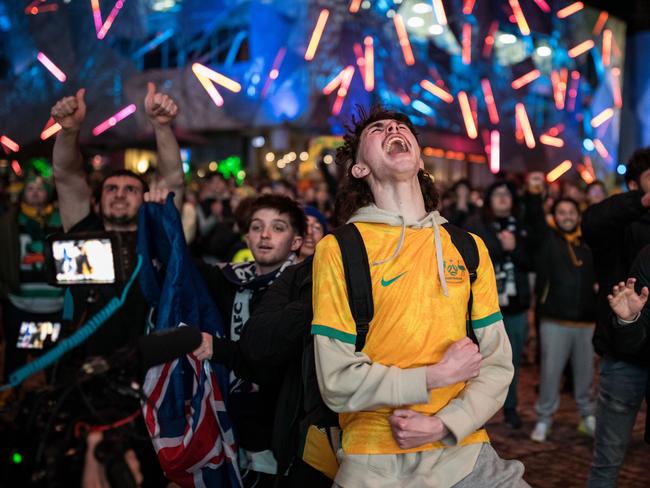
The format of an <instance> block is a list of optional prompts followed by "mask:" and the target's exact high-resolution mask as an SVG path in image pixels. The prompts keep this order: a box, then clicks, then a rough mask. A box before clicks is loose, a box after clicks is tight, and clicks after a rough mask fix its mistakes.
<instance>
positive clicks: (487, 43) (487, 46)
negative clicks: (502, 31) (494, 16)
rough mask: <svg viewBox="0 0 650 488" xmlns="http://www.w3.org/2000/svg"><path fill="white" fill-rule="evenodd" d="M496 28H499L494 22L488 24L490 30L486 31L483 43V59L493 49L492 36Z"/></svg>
mask: <svg viewBox="0 0 650 488" xmlns="http://www.w3.org/2000/svg"><path fill="white" fill-rule="evenodd" d="M498 28H499V23H498V22H497V21H496V20H494V21H492V23H491V24H490V28H489V29H488V33H487V35H486V36H485V41H484V43H483V57H484V58H487V57H488V56H489V55H490V53H491V52H492V48H493V47H494V36H495V34H496V32H497V29H498Z"/></svg>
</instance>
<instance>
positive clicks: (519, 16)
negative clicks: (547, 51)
mask: <svg viewBox="0 0 650 488" xmlns="http://www.w3.org/2000/svg"><path fill="white" fill-rule="evenodd" d="M508 2H509V3H510V8H512V13H513V14H514V15H515V20H516V21H517V27H519V31H520V32H521V35H522V36H528V35H530V27H528V22H526V17H525V16H524V12H523V11H522V10H521V5H519V0H508Z"/></svg>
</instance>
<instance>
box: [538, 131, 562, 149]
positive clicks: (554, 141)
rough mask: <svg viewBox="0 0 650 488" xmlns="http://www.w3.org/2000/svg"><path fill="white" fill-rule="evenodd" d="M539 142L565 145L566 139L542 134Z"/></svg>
mask: <svg viewBox="0 0 650 488" xmlns="http://www.w3.org/2000/svg"><path fill="white" fill-rule="evenodd" d="M539 142H541V143H542V144H545V145H547V146H553V147H564V140H562V139H560V138H559V137H553V136H550V135H548V134H542V135H541V136H539Z"/></svg>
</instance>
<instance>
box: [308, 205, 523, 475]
mask: <svg viewBox="0 0 650 488" xmlns="http://www.w3.org/2000/svg"><path fill="white" fill-rule="evenodd" d="M349 222H366V223H378V224H379V223H381V224H388V225H394V226H400V227H401V228H402V234H401V237H400V240H399V243H398V245H397V247H396V249H395V252H394V253H393V254H392V256H387V258H386V259H385V260H382V261H379V262H376V263H371V264H372V265H376V264H380V263H383V262H386V261H388V260H391V259H394V258H395V257H396V256H397V255H398V254H399V251H400V250H401V247H402V246H403V244H404V239H405V234H406V232H405V231H406V227H412V228H424V227H433V229H434V241H435V242H434V246H435V252H436V260H437V263H438V270H439V273H438V275H439V278H440V280H441V285H442V289H443V293H445V295H447V293H446V289H447V287H446V283H445V282H444V272H443V269H442V263H443V260H444V257H443V256H442V246H441V240H440V230H439V225H440V224H443V223H445V222H446V220H445V219H444V218H443V217H441V216H440V214H439V213H438V212H437V211H436V212H431V213H429V214H427V216H425V217H424V218H423V219H420V220H418V221H416V222H406V221H405V219H404V218H403V217H402V216H401V215H398V214H394V213H391V212H388V211H386V210H382V209H380V208H378V207H376V206H375V205H371V206H368V207H364V208H362V209H360V210H359V211H357V212H356V213H355V214H354V215H353V216H352V217H351V218H350V220H349ZM479 272H480V265H479ZM495 286H496V284H495ZM459 313H461V312H460V311H459ZM462 313H464V311H462ZM475 333H476V337H477V339H478V342H479V347H480V351H481V355H482V357H483V361H482V364H481V372H480V374H479V376H477V377H476V378H473V379H471V380H469V381H468V382H467V384H466V386H465V388H464V389H463V390H462V392H460V394H459V395H458V396H457V397H456V398H454V399H453V400H451V401H450V402H449V403H448V404H447V405H446V406H445V407H444V408H442V409H441V410H440V411H439V412H438V413H437V414H436V416H437V417H439V418H440V419H441V420H442V422H443V423H444V424H445V426H446V427H447V428H448V429H449V431H450V433H451V434H450V436H448V437H447V438H446V439H444V441H445V443H447V444H448V445H450V446H453V445H455V444H457V443H458V442H459V441H461V440H462V439H464V438H465V437H466V436H467V435H469V434H471V433H472V432H474V431H476V430H477V429H479V428H481V427H482V426H483V425H485V423H486V422H487V421H488V420H489V419H490V418H491V417H492V416H493V415H494V414H495V413H496V412H498V410H499V409H500V408H501V406H502V405H503V402H504V401H505V397H506V394H507V391H508V386H509V385H510V382H511V380H512V376H513V373H514V368H513V365H512V350H511V348H510V342H509V340H508V336H507V335H506V332H505V328H504V325H503V322H502V321H499V322H497V323H495V324H492V325H490V326H487V327H483V328H479V329H476V330H475ZM354 349H355V348H354V345H353V344H347V343H344V342H341V341H339V340H336V339H332V338H329V337H325V336H319V335H316V336H315V357H316V372H317V375H318V383H319V387H320V391H321V395H322V397H323V400H324V401H325V403H326V404H327V405H328V407H329V408H331V409H332V410H334V411H336V412H356V411H361V410H376V409H378V408H381V407H395V408H397V407H403V406H407V405H411V404H418V403H426V402H427V401H428V399H429V393H428V391H427V385H426V373H425V368H424V367H421V368H410V369H400V368H397V367H394V366H391V367H388V366H384V365H382V364H379V363H373V362H372V361H371V359H370V358H369V357H368V356H367V355H365V354H363V353H362V352H355V350H354ZM479 447H480V445H479ZM445 450H446V449H443V451H445ZM464 450H466V451H467V454H469V455H470V458H471V457H474V461H475V460H476V456H478V450H477V449H476V447H475V446H472V445H469V446H465V447H463V448H460V451H464ZM458 452H459V451H456V455H458ZM473 464H474V463H473V462H472V463H471V464H470V466H473ZM470 471H471V470H470Z"/></svg>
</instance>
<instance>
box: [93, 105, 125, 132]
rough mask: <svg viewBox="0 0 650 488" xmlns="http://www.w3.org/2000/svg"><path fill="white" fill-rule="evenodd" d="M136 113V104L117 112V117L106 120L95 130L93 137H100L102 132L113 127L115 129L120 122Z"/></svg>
mask: <svg viewBox="0 0 650 488" xmlns="http://www.w3.org/2000/svg"><path fill="white" fill-rule="evenodd" d="M134 112H135V104H133V103H132V104H131V105H128V106H126V107H124V108H123V109H122V110H120V111H119V112H117V113H116V114H115V115H113V116H112V117H110V118H108V119H106V120H105V121H104V122H102V123H101V124H99V125H98V126H97V127H95V128H94V129H93V135H94V136H98V135H99V134H101V133H102V132H105V131H107V130H108V129H110V128H111V127H113V126H114V125H115V124H117V123H118V122H120V121H121V120H124V119H125V118H127V117H128V116H129V115H131V114H132V113H134Z"/></svg>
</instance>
